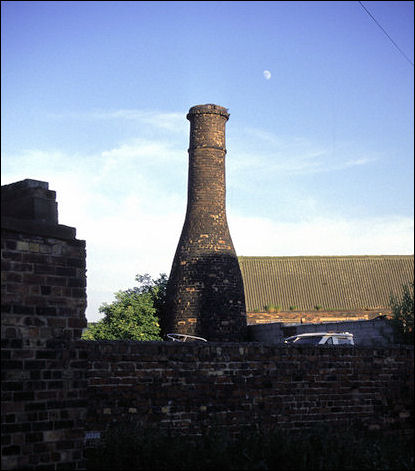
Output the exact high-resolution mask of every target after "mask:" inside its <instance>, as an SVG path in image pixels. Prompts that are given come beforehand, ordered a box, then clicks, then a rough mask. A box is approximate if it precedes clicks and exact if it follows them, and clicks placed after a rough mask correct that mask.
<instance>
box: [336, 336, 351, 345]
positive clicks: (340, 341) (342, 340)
mask: <svg viewBox="0 0 415 471" xmlns="http://www.w3.org/2000/svg"><path fill="white" fill-rule="evenodd" d="M337 343H338V344H339V345H342V344H346V345H349V344H351V343H352V339H351V338H349V337H337Z"/></svg>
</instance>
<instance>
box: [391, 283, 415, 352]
mask: <svg viewBox="0 0 415 471" xmlns="http://www.w3.org/2000/svg"><path fill="white" fill-rule="evenodd" d="M390 306H391V308H392V315H393V319H392V323H393V327H394V331H395V341H396V342H398V343H403V344H412V345H413V343H414V284H413V283H410V284H406V285H403V287H402V298H401V299H398V298H397V297H396V296H393V295H391V297H390Z"/></svg>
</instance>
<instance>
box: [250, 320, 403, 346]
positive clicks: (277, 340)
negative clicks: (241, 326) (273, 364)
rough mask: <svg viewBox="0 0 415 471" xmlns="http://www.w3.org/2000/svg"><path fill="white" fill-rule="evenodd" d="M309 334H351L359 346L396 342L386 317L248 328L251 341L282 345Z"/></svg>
mask: <svg viewBox="0 0 415 471" xmlns="http://www.w3.org/2000/svg"><path fill="white" fill-rule="evenodd" d="M307 332H350V333H352V334H353V337H354V342H355V344H356V345H359V346H373V347H375V346H387V345H391V344H393V342H394V339H393V328H392V325H391V321H390V320H389V319H387V318H386V317H384V316H382V317H377V318H374V319H372V320H362V321H344V322H324V323H318V324H316V323H313V324H284V323H281V322H272V323H267V324H257V325H250V326H248V333H249V339H250V340H251V341H257V342H264V343H269V344H281V343H282V342H283V341H284V338H286V337H290V336H292V335H296V334H303V333H307Z"/></svg>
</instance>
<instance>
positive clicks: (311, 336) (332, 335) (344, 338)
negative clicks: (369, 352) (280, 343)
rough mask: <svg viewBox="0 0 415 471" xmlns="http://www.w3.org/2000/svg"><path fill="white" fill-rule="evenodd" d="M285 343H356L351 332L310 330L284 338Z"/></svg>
mask: <svg viewBox="0 0 415 471" xmlns="http://www.w3.org/2000/svg"><path fill="white" fill-rule="evenodd" d="M284 343H289V344H295V345H303V344H309V345H354V340H353V334H351V333H350V332H309V333H307V334H298V335H293V336H291V337H287V338H286V339H284Z"/></svg>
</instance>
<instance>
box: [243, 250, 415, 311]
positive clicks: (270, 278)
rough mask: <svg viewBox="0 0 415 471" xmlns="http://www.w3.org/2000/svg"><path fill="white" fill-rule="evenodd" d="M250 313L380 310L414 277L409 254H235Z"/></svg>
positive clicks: (412, 264)
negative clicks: (272, 307) (273, 307)
mask: <svg viewBox="0 0 415 471" xmlns="http://www.w3.org/2000/svg"><path fill="white" fill-rule="evenodd" d="M238 259H239V264H240V267H241V272H242V278H243V281H244V288H245V300H246V307H247V311H248V312H252V311H254V310H259V311H262V310H264V306H265V305H267V304H270V303H272V304H275V305H280V306H281V308H282V310H283V311H288V310H289V309H290V306H297V309H299V310H313V309H315V306H316V305H321V306H322V308H323V309H324V310H356V309H378V308H381V307H382V308H385V307H388V306H389V300H390V295H391V294H393V295H395V296H400V295H401V293H402V285H403V284H407V283H409V282H413V280H414V256H413V255H370V256H330V257H324V256H320V257H317V256H315V257H238Z"/></svg>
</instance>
